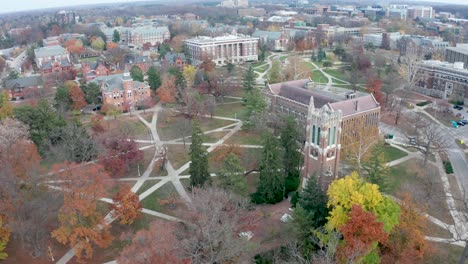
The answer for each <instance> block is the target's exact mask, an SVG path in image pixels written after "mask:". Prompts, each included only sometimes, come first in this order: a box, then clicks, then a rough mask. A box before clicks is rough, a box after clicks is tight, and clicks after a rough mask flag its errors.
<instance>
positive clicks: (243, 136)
mask: <svg viewBox="0 0 468 264" xmlns="http://www.w3.org/2000/svg"><path fill="white" fill-rule="evenodd" d="M226 144H235V145H261V144H262V135H261V134H259V133H257V132H254V131H249V130H241V131H239V132H237V133H235V134H234V135H232V136H231V137H230V138H229V139H228V140H227V141H226Z"/></svg>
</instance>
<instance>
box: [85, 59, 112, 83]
mask: <svg viewBox="0 0 468 264" xmlns="http://www.w3.org/2000/svg"><path fill="white" fill-rule="evenodd" d="M81 72H82V74H83V78H84V79H85V80H86V81H91V80H92V79H94V78H96V77H99V76H107V75H109V72H110V70H109V69H108V68H107V67H106V65H105V63H103V62H91V63H82V64H81Z"/></svg>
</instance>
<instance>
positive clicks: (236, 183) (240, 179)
mask: <svg viewBox="0 0 468 264" xmlns="http://www.w3.org/2000/svg"><path fill="white" fill-rule="evenodd" d="M218 176H219V180H220V186H221V187H222V188H223V189H226V190H229V191H231V192H233V193H236V194H239V195H242V196H246V195H247V194H248V188H247V180H246V179H245V176H244V167H242V164H241V161H240V160H239V158H238V157H237V156H236V155H235V154H232V153H230V154H229V155H227V156H226V157H225V158H224V160H223V168H222V170H221V171H220V172H219V173H218Z"/></svg>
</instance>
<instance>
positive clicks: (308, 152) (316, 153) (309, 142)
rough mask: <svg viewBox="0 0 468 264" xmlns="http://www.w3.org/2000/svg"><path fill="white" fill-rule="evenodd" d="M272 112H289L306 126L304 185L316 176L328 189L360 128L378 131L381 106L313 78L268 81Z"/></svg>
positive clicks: (357, 93)
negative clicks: (342, 155) (274, 82)
mask: <svg viewBox="0 0 468 264" xmlns="http://www.w3.org/2000/svg"><path fill="white" fill-rule="evenodd" d="M264 93H265V94H266V96H267V97H268V98H269V102H270V109H271V113H274V114H280V115H281V114H282V115H289V116H292V117H294V118H296V120H298V122H299V123H300V124H301V125H302V126H303V127H304V128H305V133H306V142H305V146H304V170H303V178H304V180H303V184H305V182H306V181H307V179H308V178H309V177H311V176H312V175H314V174H315V175H316V176H317V178H318V180H319V183H320V184H321V185H322V187H323V188H324V189H326V188H327V187H328V185H329V184H330V183H331V182H332V181H333V180H335V179H336V178H338V177H339V164H340V155H341V149H342V147H343V148H346V146H347V145H349V144H350V143H351V142H352V138H350V137H349V135H352V134H353V133H354V132H355V131H357V129H360V128H362V127H365V128H366V129H369V130H370V131H371V134H373V133H375V135H376V136H377V134H378V125H379V119H380V105H379V104H378V103H377V101H376V100H375V98H374V97H373V96H372V95H371V94H367V93H361V92H353V91H350V90H347V89H343V88H336V87H331V88H327V87H320V86H317V85H316V84H315V83H314V82H312V80H311V79H303V80H296V81H290V82H284V83H278V84H271V85H270V84H268V85H267V87H266V89H265V90H264Z"/></svg>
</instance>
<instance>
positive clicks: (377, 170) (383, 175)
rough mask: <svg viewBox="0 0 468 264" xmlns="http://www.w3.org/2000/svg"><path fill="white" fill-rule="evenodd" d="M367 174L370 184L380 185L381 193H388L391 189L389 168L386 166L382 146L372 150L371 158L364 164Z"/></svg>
mask: <svg viewBox="0 0 468 264" xmlns="http://www.w3.org/2000/svg"><path fill="white" fill-rule="evenodd" d="M362 168H363V170H364V171H365V172H366V174H367V175H366V179H367V180H368V181H369V182H370V183H374V184H377V185H379V187H380V191H381V192H387V191H388V188H389V182H388V174H389V168H388V167H387V165H386V160H385V155H384V152H383V149H382V146H381V145H377V146H375V147H373V148H372V151H371V153H370V157H369V159H368V160H367V161H366V162H363V164H362Z"/></svg>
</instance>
